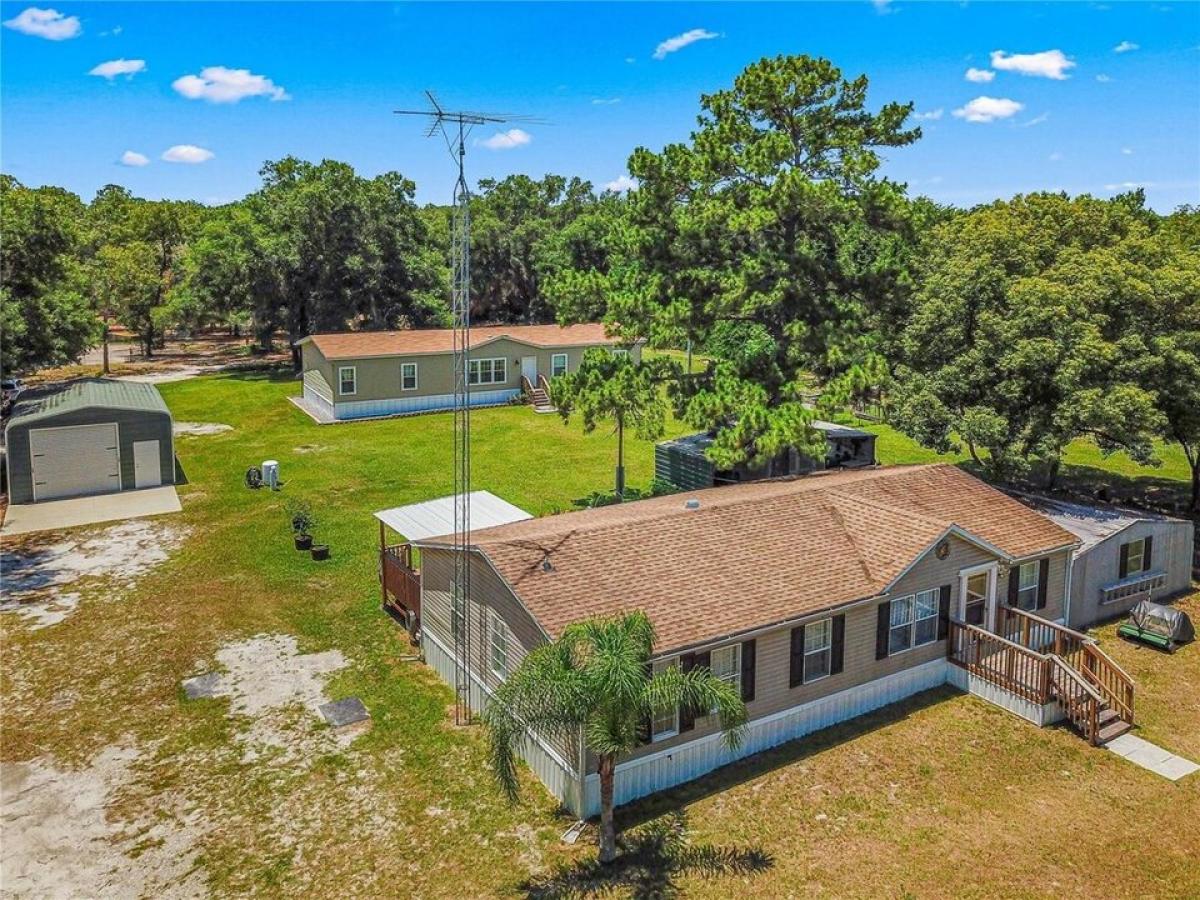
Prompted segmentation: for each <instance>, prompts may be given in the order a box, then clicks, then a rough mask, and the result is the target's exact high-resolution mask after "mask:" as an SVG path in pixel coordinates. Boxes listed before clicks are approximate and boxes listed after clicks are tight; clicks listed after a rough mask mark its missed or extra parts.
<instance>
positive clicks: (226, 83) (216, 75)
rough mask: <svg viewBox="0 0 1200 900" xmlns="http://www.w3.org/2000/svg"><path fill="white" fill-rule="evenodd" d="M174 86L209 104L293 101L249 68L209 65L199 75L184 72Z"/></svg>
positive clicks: (185, 95)
mask: <svg viewBox="0 0 1200 900" xmlns="http://www.w3.org/2000/svg"><path fill="white" fill-rule="evenodd" d="M171 87H173V88H175V90H176V91H177V92H178V93H180V94H182V95H183V96H184V97H187V98H188V99H189V100H207V101H208V102H210V103H237V102H238V101H239V100H242V99H244V98H246V97H267V98H269V99H271V100H291V99H292V98H291V96H290V95H289V94H288V92H287V91H285V90H284V89H283V88H281V87H280V86H279V85H277V84H276V83H275V82H273V81H272V80H271V79H270V78H267V77H266V76H264V75H255V74H254V73H253V72H251V71H250V70H249V69H227V68H225V66H208V67H206V68H203V69H201V70H200V74H199V75H184V76H183V77H182V78H176V79H175V80H174V81H173V82H171Z"/></svg>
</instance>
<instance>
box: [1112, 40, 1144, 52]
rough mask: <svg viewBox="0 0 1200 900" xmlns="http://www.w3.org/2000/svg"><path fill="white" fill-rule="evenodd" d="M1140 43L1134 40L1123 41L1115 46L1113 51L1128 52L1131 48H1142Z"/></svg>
mask: <svg viewBox="0 0 1200 900" xmlns="http://www.w3.org/2000/svg"><path fill="white" fill-rule="evenodd" d="M1141 49H1142V48H1141V45H1140V44H1135V43H1134V42H1133V41H1121V43H1119V44H1117V46H1115V47H1113V53H1128V52H1129V51H1131V50H1141Z"/></svg>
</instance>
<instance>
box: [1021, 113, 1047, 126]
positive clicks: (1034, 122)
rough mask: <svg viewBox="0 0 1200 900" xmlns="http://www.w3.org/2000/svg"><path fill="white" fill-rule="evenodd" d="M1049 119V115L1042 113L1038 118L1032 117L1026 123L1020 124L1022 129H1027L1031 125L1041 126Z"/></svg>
mask: <svg viewBox="0 0 1200 900" xmlns="http://www.w3.org/2000/svg"><path fill="white" fill-rule="evenodd" d="M1049 118H1050V113H1042V114H1041V115H1040V116H1034V117H1033V118H1032V119H1030V120H1029V121H1028V122H1022V123H1021V126H1022V127H1023V128H1028V127H1030V126H1031V125H1041V124H1042V123H1043V122H1045V121H1046V120H1047V119H1049Z"/></svg>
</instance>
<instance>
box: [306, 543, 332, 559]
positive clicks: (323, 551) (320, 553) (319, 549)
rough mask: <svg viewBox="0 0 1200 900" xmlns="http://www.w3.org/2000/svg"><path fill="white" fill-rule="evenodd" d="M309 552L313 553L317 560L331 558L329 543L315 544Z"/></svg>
mask: <svg viewBox="0 0 1200 900" xmlns="http://www.w3.org/2000/svg"><path fill="white" fill-rule="evenodd" d="M309 552H310V553H312V558H313V559H316V560H321V559H329V545H328V544H313V545H312V548H311V549H310V550H309Z"/></svg>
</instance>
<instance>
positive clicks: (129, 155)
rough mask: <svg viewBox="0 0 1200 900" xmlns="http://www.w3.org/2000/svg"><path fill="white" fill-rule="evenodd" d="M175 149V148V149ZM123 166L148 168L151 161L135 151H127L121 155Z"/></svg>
mask: <svg viewBox="0 0 1200 900" xmlns="http://www.w3.org/2000/svg"><path fill="white" fill-rule="evenodd" d="M173 149H174V148H173ZM121 165H123V166H148V165H150V160H149V159H148V158H147V157H146V156H144V155H143V154H141V153H138V152H136V151H134V150H126V151H125V152H124V153H122V154H121Z"/></svg>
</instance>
